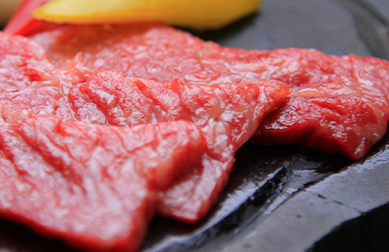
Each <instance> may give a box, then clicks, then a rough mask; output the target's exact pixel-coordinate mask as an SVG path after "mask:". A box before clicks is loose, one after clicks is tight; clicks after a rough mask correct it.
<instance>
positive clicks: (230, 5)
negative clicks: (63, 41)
mask: <svg viewBox="0 0 389 252" xmlns="http://www.w3.org/2000/svg"><path fill="white" fill-rule="evenodd" d="M260 6H261V0H239V1H238V0H197V1H196V0H53V1H50V2H48V3H46V4H45V5H43V6H42V7H40V8H38V9H37V10H35V11H34V12H33V13H32V14H33V16H34V17H35V18H37V19H42V20H45V21H49V22H55V23H70V24H104V23H125V22H139V21H163V22H165V23H168V24H171V25H176V26H182V27H191V28H195V29H200V30H203V29H217V28H221V27H223V26H225V25H227V24H229V23H231V22H233V21H235V20H237V19H239V18H241V17H243V16H246V15H249V14H252V13H255V12H256V11H258V9H259V8H260Z"/></svg>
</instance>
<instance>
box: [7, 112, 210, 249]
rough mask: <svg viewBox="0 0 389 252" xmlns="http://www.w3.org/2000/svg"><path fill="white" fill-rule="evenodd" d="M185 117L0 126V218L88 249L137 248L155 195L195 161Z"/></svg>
mask: <svg viewBox="0 0 389 252" xmlns="http://www.w3.org/2000/svg"><path fill="white" fill-rule="evenodd" d="M204 147H205V140H204V137H203V135H202V132H201V131H200V130H199V129H198V128H197V127H196V126H194V125H193V124H191V123H188V122H183V121H177V122H171V123H161V124H155V125H150V124H148V125H140V126H137V127H133V128H129V127H126V128H117V127H103V126H97V125H91V124H85V123H82V122H75V123H71V124H64V123H62V122H61V121H60V120H59V119H58V118H57V117H53V116H40V117H38V118H35V117H26V118H21V119H18V120H16V121H14V122H13V123H12V124H10V125H7V124H5V123H3V124H2V127H1V131H0V148H1V152H0V166H1V170H0V181H1V182H0V184H1V190H0V215H1V216H2V217H3V218H4V217H5V218H7V219H13V220H16V221H17V222H21V223H23V224H25V225H27V226H29V227H31V228H32V229H34V230H35V231H37V232H38V233H41V234H43V235H45V236H48V237H60V238H62V239H63V240H65V241H66V242H67V243H69V244H71V245H73V246H75V247H78V248H83V249H87V250H90V251H137V250H139V248H140V245H141V243H142V241H143V238H144V236H145V234H146V230H147V227H148V223H149V221H150V219H151V217H152V216H153V214H154V212H155V204H156V200H157V195H158V194H159V193H161V192H163V191H164V190H165V189H166V188H167V187H169V185H170V184H171V182H172V180H173V179H174V178H175V177H176V176H177V175H178V174H180V173H182V172H183V171H185V169H187V168H189V167H191V165H193V164H194V163H196V162H197V161H198V159H199V158H200V156H201V153H202V150H203V149H204Z"/></svg>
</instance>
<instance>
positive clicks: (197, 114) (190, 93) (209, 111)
mask: <svg viewBox="0 0 389 252" xmlns="http://www.w3.org/2000/svg"><path fill="white" fill-rule="evenodd" d="M16 39H21V38H16ZM21 42H23V43H24V42H25V41H21ZM31 53H32V54H33V52H31ZM35 57H36V56H35ZM43 60H45V59H43ZM3 67H4V68H5V69H6V68H7V64H4V65H3ZM27 67H29V68H31V67H32V68H33V67H34V66H33V65H32V66H31V65H28V64H27ZM46 70H47V69H46ZM46 70H45V69H40V71H41V72H45V71H46ZM49 72H50V71H49ZM53 75H54V76H53V77H52V78H53V79H48V80H44V81H42V80H40V81H35V82H32V81H31V80H28V79H25V81H26V84H25V87H24V88H20V90H19V91H18V92H14V93H13V94H12V97H11V99H9V97H7V96H6V95H4V96H3V97H1V99H0V102H1V103H3V104H6V106H5V109H4V112H5V113H6V112H7V108H9V107H11V108H15V110H16V111H18V113H21V111H26V112H30V113H33V114H37V113H42V111H43V110H40V109H39V108H40V107H41V104H42V103H43V104H45V105H47V107H48V108H49V109H47V114H50V112H51V114H53V115H55V116H57V117H58V118H61V120H62V121H65V122H72V121H75V120H78V121H83V122H86V123H93V124H100V125H104V126H109V125H113V126H121V127H129V126H130V127H131V126H134V125H139V124H145V123H153V124H154V123H157V122H170V121H175V120H187V121H191V122H194V123H195V124H196V125H198V126H199V127H200V128H201V129H202V131H203V132H204V133H205V135H206V139H207V151H206V153H205V154H204V155H203V157H202V159H201V160H202V163H201V165H199V166H196V169H195V170H194V171H192V172H191V173H188V174H186V175H183V176H181V177H180V179H179V180H177V181H175V186H174V187H173V188H171V189H170V190H169V191H168V192H167V193H166V194H165V195H163V196H161V197H160V200H159V207H158V210H159V212H160V213H163V214H165V215H168V216H174V217H176V218H178V219H181V220H185V221H188V222H194V221H197V220H199V219H200V218H201V217H202V216H204V215H205V214H206V213H207V211H208V210H209V208H210V207H211V206H212V205H213V203H214V202H215V200H216V198H217V197H218V195H219V193H220V192H221V190H222V188H223V187H224V185H225V184H226V183H227V180H228V177H229V173H230V170H231V168H232V164H233V161H234V154H235V151H236V150H237V149H238V148H239V147H240V146H241V145H242V144H244V143H245V142H246V141H247V140H248V139H249V138H250V137H251V136H252V134H253V133H254V132H255V130H256V129H257V127H258V125H259V123H260V122H261V120H262V118H263V117H264V115H265V114H267V113H268V112H270V111H272V110H274V109H275V108H276V107H277V106H278V105H280V104H281V102H282V101H283V100H284V99H285V98H286V96H287V95H288V92H289V88H288V87H287V86H285V85H284V84H282V83H279V82H271V81H257V82H258V83H257V82H255V84H220V85H214V86H207V85H186V84H184V83H181V82H180V81H173V82H172V83H170V84H160V83H157V82H155V81H149V80H144V79H143V80H142V79H126V78H123V77H121V76H120V75H118V74H115V73H113V72H109V71H106V72H100V73H97V74H96V73H94V72H93V71H91V70H89V69H87V68H85V66H83V64H82V62H81V61H80V57H76V58H75V60H74V61H72V62H69V64H67V65H66V67H65V68H64V69H62V70H59V69H55V70H54V74H53ZM95 75H96V77H93V76H95ZM40 79H41V78H40ZM91 79H92V81H90V80H91ZM12 81H13V80H10V82H12ZM77 83H78V84H77ZM36 86H44V87H45V88H50V89H52V90H55V92H53V93H48V94H43V93H41V96H32V95H31V93H32V92H31V90H35V87H36ZM31 87H32V88H31ZM0 88H2V89H3V90H4V91H5V86H3V87H0ZM69 90H70V91H69ZM21 93H23V94H26V95H25V96H21V95H20V94H21ZM46 100H48V101H49V102H48V103H46V102H45V101H46ZM19 101H23V104H25V106H23V107H20V104H19ZM7 114H8V116H7V117H6V118H5V119H6V120H8V121H10V120H13V118H14V117H15V115H13V116H10V115H9V113H7Z"/></svg>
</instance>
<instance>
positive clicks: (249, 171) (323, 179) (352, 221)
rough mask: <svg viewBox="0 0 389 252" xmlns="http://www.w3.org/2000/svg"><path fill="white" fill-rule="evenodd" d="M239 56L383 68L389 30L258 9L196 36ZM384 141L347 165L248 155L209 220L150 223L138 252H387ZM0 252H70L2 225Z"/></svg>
mask: <svg viewBox="0 0 389 252" xmlns="http://www.w3.org/2000/svg"><path fill="white" fill-rule="evenodd" d="M191 32H192V33H194V34H195V35H197V36H200V37H201V38H203V39H205V40H213V41H216V42H217V43H220V44H222V45H223V46H230V47H241V48H246V49H275V48H286V47H300V48H316V49H318V50H320V51H322V52H325V53H328V54H335V55H345V54H357V55H360V56H370V55H372V56H376V57H380V58H384V59H389V22H388V21H387V20H386V19H385V17H383V16H381V15H380V14H379V12H378V11H377V10H376V9H374V7H373V6H371V5H369V4H367V3H366V2H365V1H362V0H293V1H291V0H263V6H262V10H261V11H260V12H259V13H258V14H256V15H253V16H250V17H248V18H245V19H243V20H241V21H238V22H236V23H234V24H232V25H230V26H228V27H226V28H224V29H222V30H218V31H212V32H203V33H196V32H193V31H191ZM388 148H389V134H387V135H386V136H385V137H384V139H382V140H381V141H380V142H379V143H378V144H377V145H376V146H374V148H372V150H371V151H370V153H369V154H368V155H367V157H365V158H363V159H362V160H359V161H357V162H352V161H350V160H348V159H346V158H344V157H343V156H341V155H332V154H326V153H323V152H321V151H318V150H312V149H308V148H303V147H298V146H255V145H245V146H243V147H242V148H241V149H240V150H239V151H238V153H237V156H236V159H237V161H236V163H235V166H234V170H233V173H232V175H231V179H230V182H229V184H228V186H227V188H226V189H225V190H224V192H223V194H222V195H221V196H220V198H219V200H218V202H217V204H216V205H215V207H214V208H213V209H212V211H211V212H210V213H209V214H208V215H207V216H206V218H205V219H204V220H202V221H201V222H200V223H197V224H193V225H189V224H183V223H180V222H177V221H174V220H169V219H165V218H161V217H156V218H154V220H153V222H152V223H151V226H150V230H149V232H148V236H147V238H146V241H145V243H144V246H143V249H142V250H143V251H147V252H156V251H193V252H205V251H226V252H235V251H278V252H281V251H315V252H316V251H387V250H388V249H387V248H388V246H389V241H388V239H387V238H388V237H389V150H388ZM0 251H2V252H5V251H9V252H21V251H23V252H38V251H39V252H49V251H63V252H65V251H67V252H70V251H75V250H73V249H71V248H69V247H67V246H66V245H64V244H63V243H62V242H61V241H59V240H48V239H44V238H41V237H39V236H37V235H35V234H34V233H32V232H31V231H30V230H28V229H27V228H24V227H22V226H18V225H15V224H12V223H8V222H5V221H0Z"/></svg>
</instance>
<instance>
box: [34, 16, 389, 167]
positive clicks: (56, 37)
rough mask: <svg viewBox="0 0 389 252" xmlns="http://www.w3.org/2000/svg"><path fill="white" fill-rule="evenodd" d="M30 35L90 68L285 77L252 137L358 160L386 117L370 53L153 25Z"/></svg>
mask: <svg viewBox="0 0 389 252" xmlns="http://www.w3.org/2000/svg"><path fill="white" fill-rule="evenodd" d="M31 38H32V39H33V40H35V41H37V42H38V43H40V44H41V45H42V46H43V47H44V48H45V50H47V52H48V55H49V58H50V60H51V61H52V62H53V63H54V64H56V65H57V66H62V65H64V64H65V63H66V62H68V61H72V59H73V58H74V57H75V56H76V55H77V57H78V58H79V60H80V61H81V62H83V63H84V64H85V65H86V66H87V67H88V68H91V69H94V70H100V71H101V70H112V71H115V72H117V73H119V74H122V75H124V76H127V77H137V78H148V79H153V80H156V81H159V82H164V81H166V82H172V81H173V80H174V79H175V78H178V79H179V80H181V81H183V82H185V83H192V84H194V83H197V84H205V83H206V84H209V85H211V84H217V83H238V82H241V83H251V82H256V81H258V80H259V79H268V80H277V81H282V82H285V83H287V84H288V85H289V86H290V88H291V97H290V100H289V103H286V104H285V105H284V106H283V107H282V108H279V110H278V111H277V112H274V113H273V114H272V115H271V116H269V117H268V118H266V120H265V122H264V123H263V124H262V125H261V128H260V130H259V132H258V134H259V135H258V137H256V142H259V143H268V144H301V145H306V146H309V147H314V148H319V149H322V150H324V151H329V152H341V153H342V154H344V155H346V156H347V157H349V158H351V159H358V158H361V157H362V156H364V155H365V154H366V153H367V152H368V150H369V149H370V147H371V146H372V145H373V144H374V143H376V142H377V141H378V140H379V139H380V138H381V137H382V136H383V135H384V134H385V132H386V127H387V126H386V125H387V122H388V120H389V113H388V112H389V100H388V95H389V63H388V62H387V61H385V60H381V59H378V58H374V57H366V58H363V57H358V56H355V55H349V56H344V57H337V56H330V55H325V54H323V53H321V52H318V51H316V50H311V49H296V48H290V49H279V50H274V51H258V50H251V51H246V50H242V49H234V48H223V47H221V46H219V45H217V44H215V43H212V42H204V41H202V40H200V39H199V38H196V37H193V36H191V35H190V34H188V33H185V32H182V31H179V30H176V29H174V28H170V27H166V26H163V25H160V24H135V25H133V26H132V25H126V26H58V27H57V28H56V29H53V30H50V31H46V32H42V33H38V34H35V35H34V36H32V37H31ZM65 45H66V46H65ZM318 100H321V101H320V102H318ZM325 100H328V102H322V101H325ZM318 103H320V105H319V104H318ZM339 108H342V109H339ZM354 111H358V112H357V113H355V114H354ZM290 113H293V115H294V116H290ZM288 114H289V115H288ZM350 115H353V116H352V117H350ZM365 119H367V121H365ZM318 121H319V122H320V123H318ZM296 136H301V137H296Z"/></svg>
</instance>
